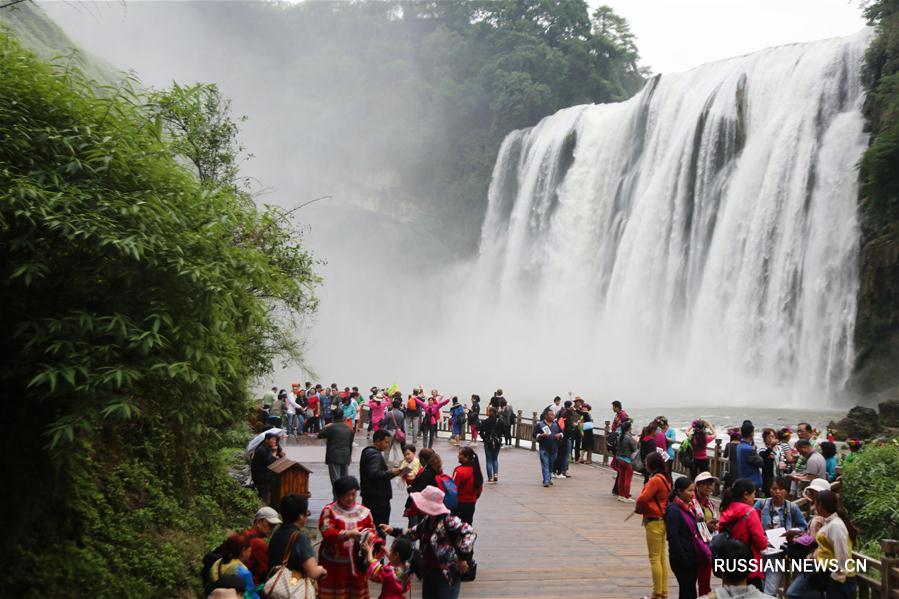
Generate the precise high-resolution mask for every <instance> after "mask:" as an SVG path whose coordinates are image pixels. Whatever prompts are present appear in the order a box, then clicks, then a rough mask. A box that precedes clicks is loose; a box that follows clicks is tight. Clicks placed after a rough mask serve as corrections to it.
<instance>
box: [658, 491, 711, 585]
mask: <svg viewBox="0 0 899 599" xmlns="http://www.w3.org/2000/svg"><path fill="white" fill-rule="evenodd" d="M695 489H696V485H695V484H694V483H693V481H692V480H690V479H689V478H687V477H686V476H682V477H680V478H678V479H677V480H676V481H674V489H673V490H672V492H671V495H670V497H669V503H668V507H667V508H666V510H665V534H666V535H667V537H668V559H669V560H670V563H671V570H672V571H673V572H674V576H675V577H676V578H677V585H678V589H679V590H678V599H696V597H698V596H699V595H698V594H697V592H696V582H697V579H698V577H699V569H700V568H705V567H707V566H708V565H709V564H711V563H712V553H711V551H709V546H708V545H707V544H706V542H705V541H704V540H703V538H702V537H701V536H700V533H699V531H700V528H699V526H703V527H704V526H705V523H700V521H699V520H698V519H697V515H696V512H695V511H693V509H692V505H693V498H694V496H695Z"/></svg>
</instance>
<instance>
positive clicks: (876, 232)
mask: <svg viewBox="0 0 899 599" xmlns="http://www.w3.org/2000/svg"><path fill="white" fill-rule="evenodd" d="M865 16H866V17H867V19H868V21H869V23H870V24H871V25H873V26H874V27H875V32H876V33H875V37H874V39H873V41H872V42H871V46H870V47H869V48H868V51H867V54H866V55H865V66H864V74H865V84H866V87H867V90H868V98H867V102H866V104H865V116H866V118H867V120H868V125H869V129H870V131H871V145H870V147H869V148H868V150H867V151H866V152H865V154H864V156H863V157H862V160H861V165H860V167H861V169H860V178H861V194H862V203H861V214H862V242H863V249H862V259H861V265H862V272H861V289H862V291H861V295H860V298H859V309H858V319H857V325H856V336H855V339H856V346H857V349H858V363H857V372H856V376H855V379H856V384H857V386H858V387H859V388H860V389H861V390H862V391H864V392H866V393H873V392H878V391H881V390H883V389H888V388H891V387H892V388H899V369H897V368H896V364H897V363H899V171H897V166H899V1H897V0H875V1H872V2H868V3H867V4H866V6H865Z"/></svg>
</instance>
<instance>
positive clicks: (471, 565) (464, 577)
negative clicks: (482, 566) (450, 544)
mask: <svg viewBox="0 0 899 599" xmlns="http://www.w3.org/2000/svg"><path fill="white" fill-rule="evenodd" d="M477 576H478V562H476V561H474V558H471V559H469V560H468V570H466V571H465V574H461V575H459V580H461V581H462V582H472V581H474V579H475V578H477Z"/></svg>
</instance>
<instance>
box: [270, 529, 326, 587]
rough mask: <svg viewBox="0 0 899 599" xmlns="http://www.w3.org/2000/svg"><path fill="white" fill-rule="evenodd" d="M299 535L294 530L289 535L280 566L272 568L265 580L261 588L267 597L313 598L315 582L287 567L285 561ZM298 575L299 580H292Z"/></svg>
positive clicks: (288, 557)
mask: <svg viewBox="0 0 899 599" xmlns="http://www.w3.org/2000/svg"><path fill="white" fill-rule="evenodd" d="M299 537H300V532H299V531H297V532H294V533H293V534H292V535H290V541H289V542H288V543H287V551H285V552H284V559H282V560H281V565H280V566H275V567H274V568H272V571H271V574H272V576H269V579H268V580H267V581H266V582H265V585H264V586H263V590H264V591H265V595H266V597H268V598H269V599H315V596H316V591H315V583H314V582H312V579H310V578H307V577H306V576H303V574H302V572H294V571H293V570H291V569H290V568H288V567H287V561H288V560H289V559H290V554H291V552H292V551H293V545H294V543H296V541H297V539H298V538H299ZM297 575H298V576H299V580H296V582H294V578H295V577H296V576H297Z"/></svg>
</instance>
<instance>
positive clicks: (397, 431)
mask: <svg viewBox="0 0 899 599" xmlns="http://www.w3.org/2000/svg"><path fill="white" fill-rule="evenodd" d="M390 419H391V420H393V438H394V439H396V440H397V441H399V442H400V443H405V442H406V433H404V432H403V429H401V428H400V427H399V425H398V424H397V423H396V414H394V413H393V410H390Z"/></svg>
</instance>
